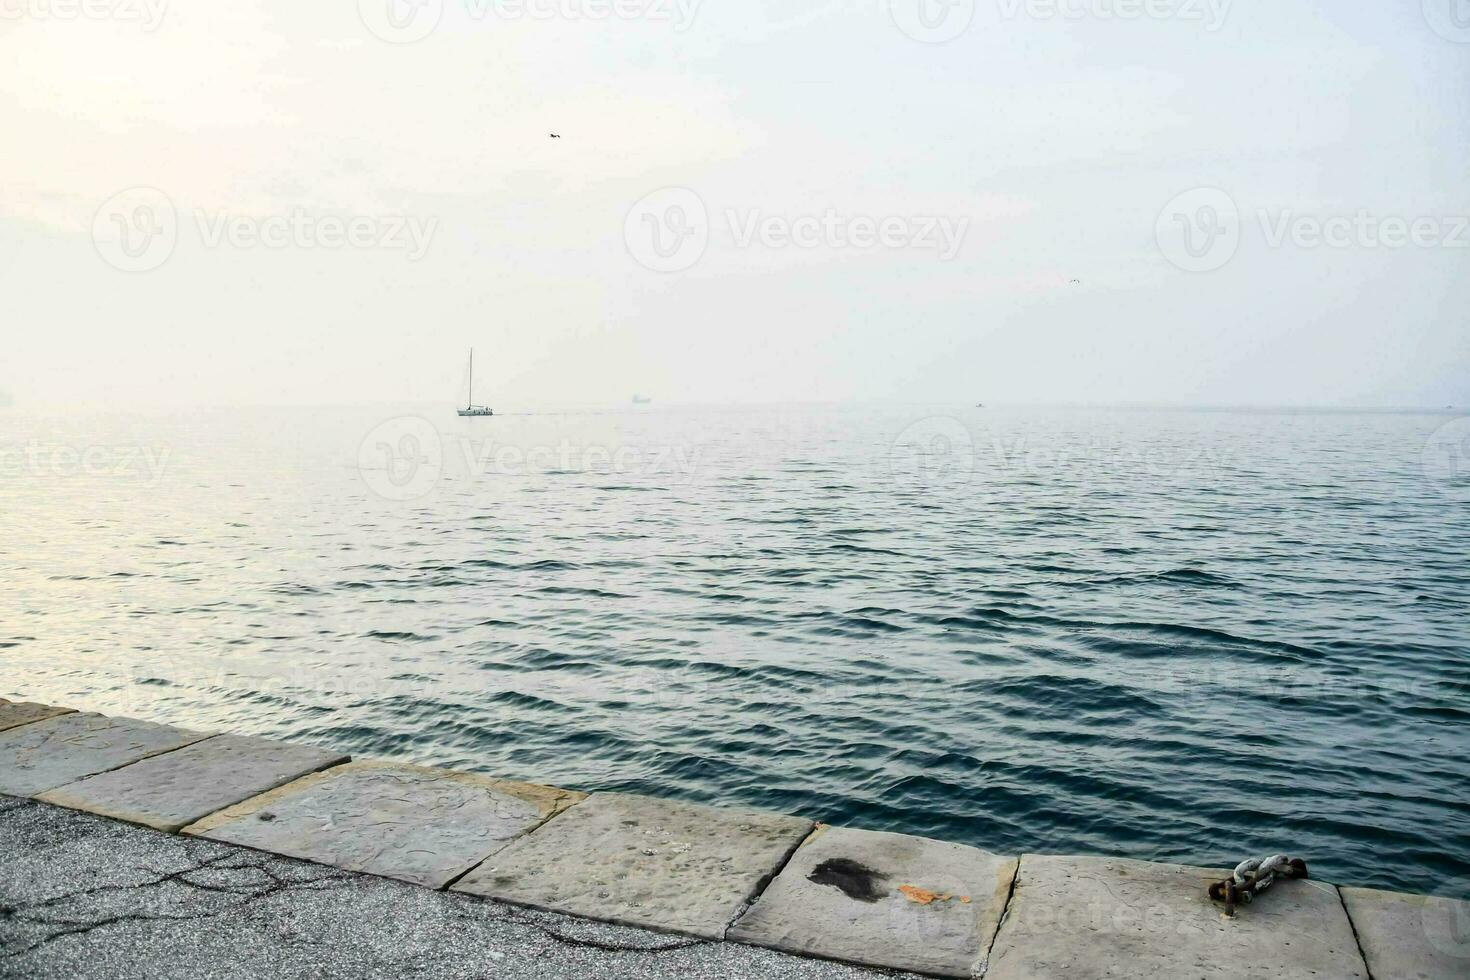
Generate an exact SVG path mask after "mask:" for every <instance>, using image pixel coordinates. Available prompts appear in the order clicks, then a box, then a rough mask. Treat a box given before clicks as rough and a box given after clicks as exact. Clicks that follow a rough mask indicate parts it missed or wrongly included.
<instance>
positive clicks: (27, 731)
mask: <svg viewBox="0 0 1470 980" xmlns="http://www.w3.org/2000/svg"><path fill="white" fill-rule="evenodd" d="M209 737H210V736H209V733H207V732H191V731H187V730H185V729H182V728H174V727H172V726H170V725H156V724H154V723H153V722H149V721H137V720H135V719H132V718H106V717H103V716H102V715H98V714H92V713H91V712H70V713H68V714H64V715H58V716H56V717H54V718H47V719H45V720H44V721H37V722H32V723H31V724H28V725H21V726H20V727H18V728H12V729H10V730H9V731H5V732H0V793H9V794H10V795H11V796H35V795H36V794H38V793H44V792H46V791H47V790H49V789H55V788H56V787H58V786H65V785H66V784H67V783H74V782H76V781H77V780H79V779H85V778H86V777H88V776H95V775H96V774H97V773H99V772H107V771H108V770H110V769H117V768H118V767H120V766H125V765H128V764H129V763H132V762H137V761H139V760H141V759H146V758H148V757H149V756H152V755H158V754H160V753H163V752H171V751H173V750H174V749H180V748H183V747H184V746H186V745H190V744H192V743H194V742H198V741H201V740H202V739H206V738H209Z"/></svg>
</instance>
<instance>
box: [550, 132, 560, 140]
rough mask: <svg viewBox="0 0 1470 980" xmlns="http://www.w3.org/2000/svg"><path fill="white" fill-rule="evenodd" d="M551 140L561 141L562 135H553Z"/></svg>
mask: <svg viewBox="0 0 1470 980" xmlns="http://www.w3.org/2000/svg"><path fill="white" fill-rule="evenodd" d="M551 138H552V139H554V140H559V139H561V133H552V134H551Z"/></svg>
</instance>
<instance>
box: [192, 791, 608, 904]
mask: <svg viewBox="0 0 1470 980" xmlns="http://www.w3.org/2000/svg"><path fill="white" fill-rule="evenodd" d="M585 798H586V794H584V793H574V792H571V791H569V790H563V789H554V788H552V787H549V786H536V785H533V784H530V783H515V782H510V781H507V780H502V779H492V778H490V777H488V776H477V775H473V774H471V773H462V772H450V771H448V770H445V769H426V768H422V767H419V766H405V765H396V764H391V763H381V762H354V763H352V764H350V765H346V766H338V767H337V768H335V769H329V770H327V771H326V772H322V773H318V774H316V775H314V776H307V777H306V778H304V779H300V780H297V781H296V782H294V783H288V784H287V785H285V786H282V787H281V788H280V789H277V790H274V791H272V792H270V793H266V794H265V795H263V796H257V797H255V798H254V799H251V800H247V801H245V802H244V803H242V804H240V805H239V806H234V807H230V808H229V809H227V810H222V811H221V812H219V813H216V814H214V815H213V816H210V817H207V818H205V819H204V820H201V821H199V822H198V823H196V824H192V825H190V826H188V827H185V828H184V833H186V834H193V835H196V836H200V837H207V838H210V839H211V840H220V841H228V842H230V843H232V844H244V845H245V846H247V847H254V848H257V849H259V850H262V851H270V852H272V853H275V854H285V855H289V856H290V857H296V858H304V859H305V860H308V861H316V862H318V863H320V864H329V865H332V866H333V867H338V868H345V869H347V870H349V871H363V872H367V873H368V874H375V875H381V876H383V877H385V878H397V879H400V880H402V881H408V882H412V883H414V884H416V885H423V886H426V887H428V888H443V887H444V886H445V885H446V884H448V883H449V882H450V881H453V880H454V879H455V878H456V877H458V876H459V875H461V874H463V873H464V872H465V871H467V870H468V869H470V868H472V867H474V866H475V865H477V864H479V863H480V862H481V861H483V860H485V859H486V858H487V857H489V856H490V855H492V854H494V853H495V852H496V851H499V850H500V849H501V848H503V847H504V846H505V845H506V844H508V843H509V842H510V841H512V840H514V839H515V838H517V837H518V836H520V835H521V834H524V833H527V832H528V831H530V830H532V829H534V828H536V827H538V826H540V825H541V823H542V822H543V821H545V820H547V819H548V818H550V817H552V816H554V815H555V814H557V813H559V812H561V811H562V810H563V809H565V808H566V807H568V806H571V805H572V804H574V803H577V802H578V801H580V800H582V799H585Z"/></svg>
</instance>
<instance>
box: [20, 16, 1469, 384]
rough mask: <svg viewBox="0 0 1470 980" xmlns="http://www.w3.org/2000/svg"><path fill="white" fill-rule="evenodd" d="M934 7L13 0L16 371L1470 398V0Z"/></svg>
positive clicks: (80, 377)
mask: <svg viewBox="0 0 1470 980" xmlns="http://www.w3.org/2000/svg"><path fill="white" fill-rule="evenodd" d="M922 2H923V3H924V4H925V6H924V7H923V8H922V9H920V7H919V5H920V3H921V0H846V2H845V0H704V2H703V3H699V2H696V0H616V6H614V0H583V2H581V3H578V2H577V0H498V2H497V0H443V2H442V3H441V2H440V0H417V2H410V0H363V2H362V3H358V2H357V0H312V2H309V3H305V2H302V0H85V3H86V7H85V8H82V6H81V5H82V3H83V0H0V52H3V57H0V141H3V143H0V146H3V152H0V296H3V303H0V340H3V348H0V349H3V356H0V391H7V392H9V393H10V395H11V396H13V397H14V399H15V400H16V402H17V403H18V404H22V405H25V404H37V403H42V404H44V403H56V402H109V403H114V404H119V405H123V406H133V405H149V404H158V403H163V404H181V405H183V404H194V403H200V402H222V403H313V402H343V401H352V402H359V401H394V402H402V401H432V400H445V401H448V400H453V399H457V398H460V397H462V392H461V390H460V385H461V379H462V376H463V361H464V357H465V351H466V349H467V348H468V347H469V346H471V345H472V344H473V345H474V346H475V347H476V348H477V350H478V352H479V354H478V358H479V360H478V365H479V368H480V370H479V373H478V378H479V381H480V384H479V386H478V387H479V391H478V392H477V394H478V395H481V396H483V399H482V400H485V401H488V402H490V403H491V404H493V405H495V406H496V407H498V408H502V409H504V408H510V407H513V406H515V405H516V404H517V403H527V402H530V401H533V400H534V401H542V400H561V399H575V400H582V401H619V402H621V401H625V400H626V399H627V398H628V396H629V395H631V394H632V393H633V392H643V393H646V394H649V395H653V396H655V397H656V398H658V399H659V400H660V401H661V402H664V401H681V400H689V401H712V400H718V401H729V400H736V401H766V400H808V399H816V400H839V399H866V398H873V399H900V400H930V401H932V400H937V399H951V398H952V399H956V400H959V401H973V400H976V399H983V400H985V401H987V402H1053V401H1071V402H1171V403H1208V404H1222V403H1225V404H1237V403H1267V404H1372V405H1378V404H1385V405H1401V404H1412V405H1436V406H1437V405H1443V404H1449V403H1456V404H1460V405H1464V404H1470V228H1467V227H1466V223H1467V218H1466V216H1467V215H1470V179H1467V178H1470V174H1467V164H1470V3H1467V2H1466V0H1424V3H1423V6H1422V8H1421V3H1420V0H1393V2H1387V3H1350V2H1345V0H1235V2H1233V3H1229V2H1226V0H1059V2H1058V0H1053V2H1050V3H1048V2H1047V0H1030V2H1026V0H976V2H974V3H970V2H969V0H952V2H951V3H950V5H948V6H945V5H943V4H942V3H940V0H922ZM604 15H605V16H604ZM972 15H973V16H972ZM946 38H947V40H945V39H946ZM940 41H943V43H938V42H940ZM552 132H555V133H559V134H561V138H559V139H551V138H549V135H548V134H549V133H552ZM138 188H143V189H142V190H138ZM670 188H675V189H681V190H667V189H670ZM1201 188H1205V189H1213V190H1200V189H1201ZM661 191H662V192H663V193H661V194H660V193H657V192H661ZM121 192H127V193H123V194H122V196H120V197H119V196H118V195H119V194H120V193H121ZM1191 192H1192V193H1191ZM649 195H653V196H652V197H649ZM1180 195H1185V196H1183V197H1180ZM640 202H643V203H641V204H640ZM701 212H702V213H701ZM1313 222H1320V223H1323V224H1325V225H1326V227H1327V229H1328V236H1327V237H1329V238H1331V239H1332V243H1330V244H1329V243H1327V242H1324V241H1322V240H1320V239H1321V237H1322V236H1321V234H1320V231H1319V233H1318V234H1314V233H1313V228H1314V227H1315V226H1314V224H1313ZM1396 223H1397V224H1396ZM349 231H350V236H351V238H352V240H351V241H345V240H344V239H346V238H347V237H348V236H349ZM676 246H677V247H676ZM650 266H651V267H650ZM662 270H669V271H662ZM1074 280H1076V281H1075V282H1074Z"/></svg>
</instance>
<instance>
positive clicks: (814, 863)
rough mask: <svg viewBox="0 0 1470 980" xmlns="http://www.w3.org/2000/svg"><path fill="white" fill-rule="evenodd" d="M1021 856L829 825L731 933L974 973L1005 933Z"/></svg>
mask: <svg viewBox="0 0 1470 980" xmlns="http://www.w3.org/2000/svg"><path fill="white" fill-rule="evenodd" d="M1015 873H1016V859H1015V858H1006V857H1001V856H999V855H996V854H991V853H990V852H989V851H982V850H978V849H976V848H973V847H965V846H964V845H961V844H947V843H944V842H941V841H936V840H928V839H926V838H923V837H909V836H906V835H903V834H885V833H878V832H875V831H871V830H853V829H850V828H846V827H821V828H818V831H817V833H815V834H813V835H812V836H811V837H810V838H808V839H807V841H806V842H805V843H803V844H802V846H801V847H800V848H799V849H798V850H797V852H796V853H795V854H794V855H793V856H792V858H791V861H790V863H788V864H787V865H786V868H785V869H784V870H783V871H782V872H781V874H780V875H779V876H777V878H776V880H775V881H773V882H772V883H771V885H770V887H768V888H767V889H766V890H765V892H763V893H762V894H761V897H760V899H759V900H758V901H757V902H756V903H755V905H754V906H752V907H751V909H750V911H748V912H747V913H745V915H744V916H743V917H741V919H740V921H738V922H736V923H735V926H734V927H733V928H732V929H731V930H730V932H729V935H728V938H730V939H734V940H737V941H739V942H746V943H753V944H755V945H758V946H769V947H770V948H772V949H779V950H782V951H784V952H788V953H802V954H807V955H811V956H823V957H826V958H828V959H837V960H847V961H849V962H853V963H862V964H864V965H867V966H886V967H892V968H895V969H900V970H916V971H919V972H922V973H932V974H938V975H941V976H948V977H966V978H968V977H969V976H970V975H971V974H972V972H973V971H974V969H975V967H976V965H977V964H978V963H979V962H980V961H981V960H982V959H983V958H984V956H985V954H986V953H987V952H988V951H989V949H990V944H991V942H992V941H993V940H994V939H995V930H996V926H997V924H998V923H999V922H1000V915H1001V912H1002V911H1004V909H1005V904H1006V897H1007V896H1008V895H1009V894H1010V889H1011V879H1012V878H1013V877H1014V876H1015Z"/></svg>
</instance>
